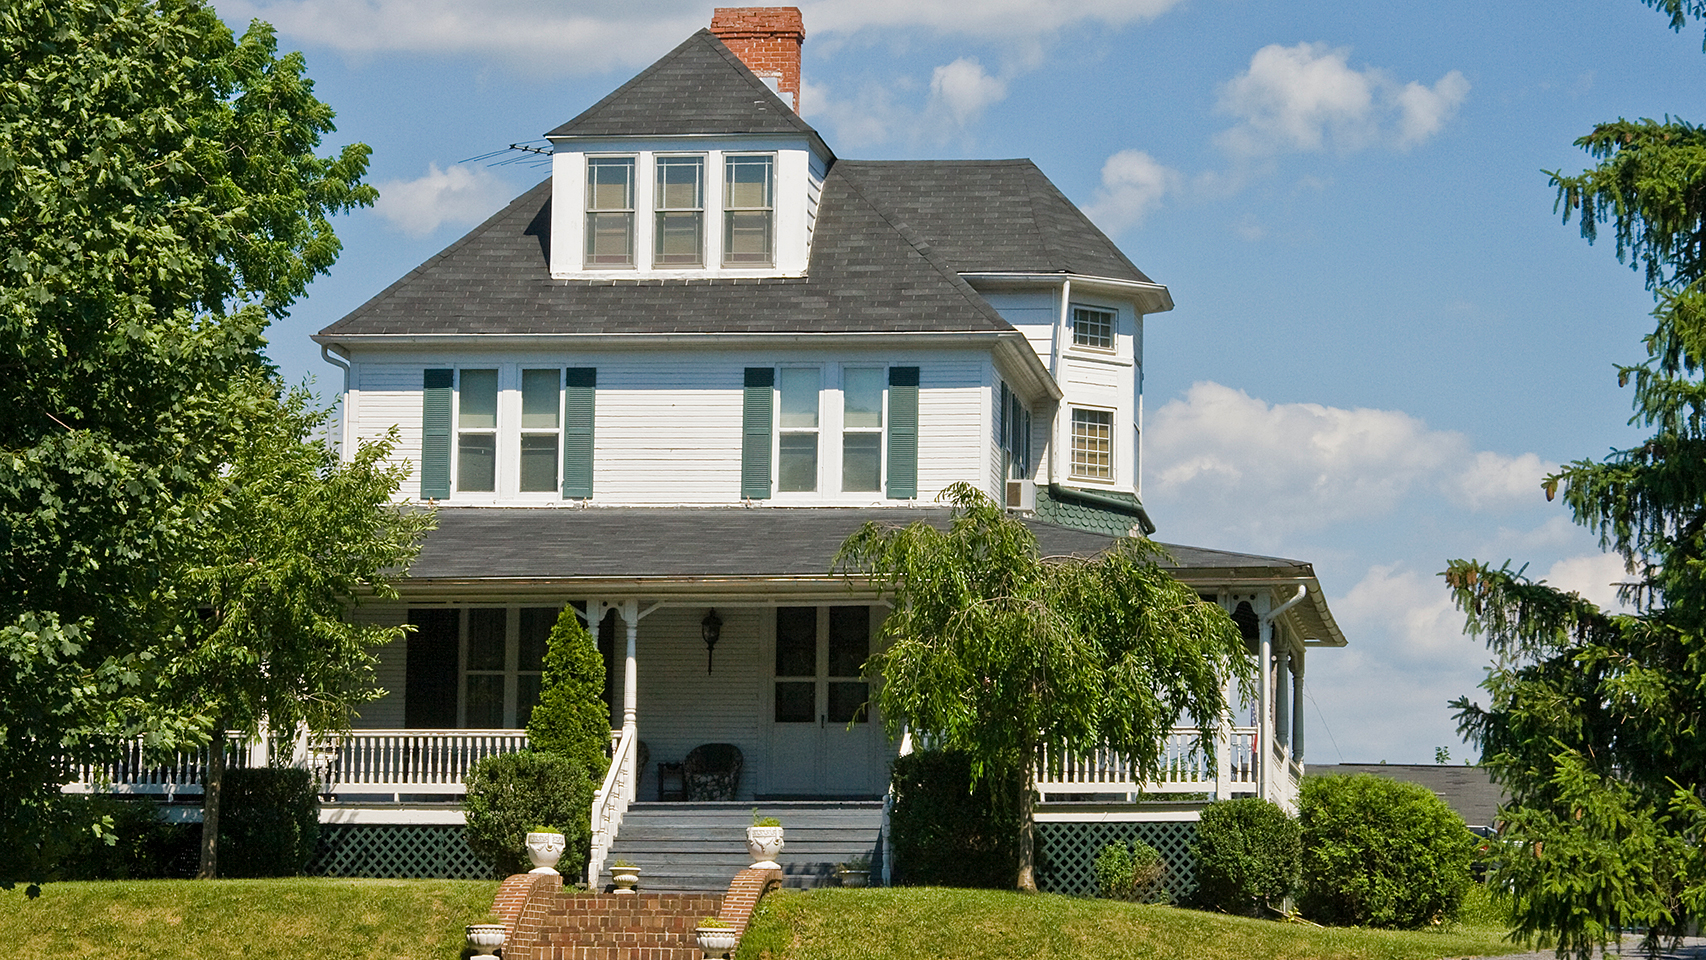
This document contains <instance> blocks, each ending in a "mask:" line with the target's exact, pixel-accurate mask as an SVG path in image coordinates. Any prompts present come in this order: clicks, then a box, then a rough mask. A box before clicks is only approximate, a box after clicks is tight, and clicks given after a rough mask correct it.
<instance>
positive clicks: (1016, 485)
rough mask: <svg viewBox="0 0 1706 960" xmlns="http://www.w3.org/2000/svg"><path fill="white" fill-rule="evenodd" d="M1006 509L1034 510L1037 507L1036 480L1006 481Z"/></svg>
mask: <svg viewBox="0 0 1706 960" xmlns="http://www.w3.org/2000/svg"><path fill="white" fill-rule="evenodd" d="M1007 509H1009V510H1024V511H1027V512H1032V511H1035V510H1036V509H1037V482H1036V481H1035V480H1009V481H1007Z"/></svg>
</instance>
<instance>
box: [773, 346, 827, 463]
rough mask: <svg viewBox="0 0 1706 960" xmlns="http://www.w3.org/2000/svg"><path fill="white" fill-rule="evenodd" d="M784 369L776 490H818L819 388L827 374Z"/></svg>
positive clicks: (779, 393) (801, 369)
mask: <svg viewBox="0 0 1706 960" xmlns="http://www.w3.org/2000/svg"><path fill="white" fill-rule="evenodd" d="M780 372H781V383H780V387H781V389H779V390H778V391H777V393H778V395H779V402H778V411H777V412H778V413H779V414H780V416H779V417H778V422H779V425H780V427H781V432H780V435H779V436H778V438H777V448H776V468H777V469H776V489H777V490H778V491H779V492H782V493H809V492H811V491H814V490H816V489H817V443H818V391H819V390H820V389H821V388H822V385H823V373H822V371H820V370H819V369H818V368H817V367H783V368H782V369H781V371H780Z"/></svg>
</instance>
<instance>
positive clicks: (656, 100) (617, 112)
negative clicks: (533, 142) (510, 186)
mask: <svg viewBox="0 0 1706 960" xmlns="http://www.w3.org/2000/svg"><path fill="white" fill-rule="evenodd" d="M703 133H783V134H799V133H805V134H810V135H811V136H813V137H816V136H817V131H815V130H813V129H812V128H811V126H810V125H809V124H807V123H806V122H805V121H804V120H801V119H800V118H799V117H798V116H796V115H795V114H794V111H793V110H792V109H790V108H789V106H788V104H787V103H785V102H783V101H782V99H781V98H779V97H777V96H776V94H775V93H773V92H771V90H770V88H769V87H767V86H765V85H764V81H762V80H760V79H758V77H757V76H755V75H754V74H753V72H752V71H751V70H749V69H747V66H746V64H744V63H742V62H741V60H740V58H739V57H737V56H735V55H734V53H732V52H731V51H730V50H729V48H728V47H727V46H725V45H724V44H723V42H722V41H721V40H718V39H717V38H716V37H714V36H712V35H711V31H709V30H700V31H699V32H698V33H695V34H694V35H693V36H691V37H688V38H687V39H686V40H685V41H683V42H682V44H681V45H680V46H678V47H676V48H675V49H674V50H671V51H670V52H669V53H667V54H664V56H663V59H661V60H659V61H658V62H656V63H654V64H652V65H651V66H649V67H647V68H646V69H645V70H644V71H642V72H641V73H640V75H639V76H637V77H635V78H634V79H632V80H629V81H628V82H627V83H624V84H623V85H621V86H620V87H617V88H616V90H615V91H614V92H612V93H611V94H610V96H608V97H605V98H604V99H603V100H600V101H598V102H597V103H595V104H593V105H592V106H590V107H588V108H587V109H586V110H584V111H582V113H581V114H580V116H578V117H575V118H574V119H573V120H570V121H569V122H568V123H565V124H563V125H562V126H560V127H558V128H556V129H555V130H552V131H551V132H550V133H548V134H546V136H547V137H568V136H577V137H632V136H657V135H669V134H703ZM818 142H819V143H821V142H822V141H821V140H820V141H818Z"/></svg>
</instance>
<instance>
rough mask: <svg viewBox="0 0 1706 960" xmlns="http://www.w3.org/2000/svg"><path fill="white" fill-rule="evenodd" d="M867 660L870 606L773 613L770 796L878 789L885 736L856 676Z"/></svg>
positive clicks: (867, 792) (842, 793)
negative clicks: (773, 650)
mask: <svg viewBox="0 0 1706 960" xmlns="http://www.w3.org/2000/svg"><path fill="white" fill-rule="evenodd" d="M870 655H871V608H870V607H864V606H857V607H855V606H846V607H778V608H777V609H776V645H775V658H774V664H775V667H774V671H773V676H772V680H771V693H772V700H771V728H770V729H771V739H770V747H771V748H770V788H769V792H770V793H776V794H784V795H794V796H865V795H875V794H878V793H881V792H882V791H883V781H884V779H885V774H886V771H885V770H883V769H882V758H881V756H880V746H881V736H882V735H881V731H880V729H879V727H880V725H879V724H877V723H874V722H872V717H871V708H870V706H869V705H868V703H867V701H868V700H869V699H870V692H871V688H870V684H868V683H866V682H865V681H864V679H863V678H862V677H861V676H860V668H861V667H863V666H864V663H865V659H866V658H867V657H869V656H870Z"/></svg>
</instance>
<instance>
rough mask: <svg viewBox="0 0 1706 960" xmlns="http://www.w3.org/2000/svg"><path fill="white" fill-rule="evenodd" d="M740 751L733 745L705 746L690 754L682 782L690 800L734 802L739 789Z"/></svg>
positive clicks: (712, 744) (684, 763)
mask: <svg viewBox="0 0 1706 960" xmlns="http://www.w3.org/2000/svg"><path fill="white" fill-rule="evenodd" d="M741 763H742V758H741V753H740V748H739V747H737V746H735V745H734V744H732V743H702V744H700V745H699V746H697V747H694V748H693V749H692V750H690V751H688V753H687V759H686V760H685V761H683V763H682V765H681V766H682V781H683V784H682V785H683V787H684V788H685V792H686V794H687V799H688V800H690V801H691V800H733V799H734V798H735V792H736V791H737V790H739V789H740V769H741Z"/></svg>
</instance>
